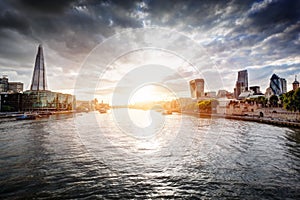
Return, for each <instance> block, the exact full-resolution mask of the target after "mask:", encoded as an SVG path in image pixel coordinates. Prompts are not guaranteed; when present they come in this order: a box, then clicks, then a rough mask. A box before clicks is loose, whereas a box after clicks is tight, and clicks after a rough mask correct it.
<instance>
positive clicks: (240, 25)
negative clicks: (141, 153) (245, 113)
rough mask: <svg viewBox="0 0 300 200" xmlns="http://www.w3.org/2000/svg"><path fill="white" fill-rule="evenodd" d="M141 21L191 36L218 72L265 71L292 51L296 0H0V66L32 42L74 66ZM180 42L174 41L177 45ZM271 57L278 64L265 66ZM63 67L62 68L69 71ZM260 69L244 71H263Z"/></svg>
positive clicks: (30, 50)
mask: <svg viewBox="0 0 300 200" xmlns="http://www.w3.org/2000/svg"><path fill="white" fill-rule="evenodd" d="M146 26H158V27H163V28H167V29H170V30H176V31H179V32H182V33H184V34H186V35H187V36H188V37H190V36H191V37H192V38H193V39H195V42H197V43H199V45H201V46H202V47H203V48H205V50H206V51H207V52H208V54H209V55H210V56H211V57H212V58H213V61H214V62H215V63H217V64H219V66H220V68H222V70H223V71H231V70H237V69H241V68H247V67H251V66H254V65H255V66H259V67H261V68H262V69H261V70H263V67H265V69H268V70H265V72H266V73H267V72H268V73H271V72H272V71H274V70H275V69H280V70H281V64H282V63H283V64H284V61H282V60H285V59H287V58H289V59H290V57H295V58H297V56H299V52H300V36H299V32H300V1H297V0H260V1H253V0H242V1H240V0H228V1H224V0H172V1H171V0H170V1H167V0H164V1H162V0H134V1H131V0H49V1H48V0H47V1H43V0H2V1H0V46H1V49H0V58H2V59H0V67H1V70H2V69H3V70H4V69H5V70H7V67H8V66H14V67H15V68H14V70H18V66H19V65H21V64H19V65H17V64H16V63H17V62H19V63H22V64H23V63H26V66H30V63H31V62H32V61H33V57H34V55H35V50H36V45H37V44H38V43H43V44H45V45H44V46H45V47H47V48H49V50H47V54H48V55H47V56H48V57H47V60H48V61H51V63H52V64H53V65H56V66H58V65H61V63H60V62H63V61H66V62H67V61H69V63H68V64H66V66H68V67H69V66H71V65H73V64H74V63H77V65H80V63H81V62H82V61H83V59H84V58H85V56H86V55H87V54H88V53H89V52H90V51H91V50H92V49H93V48H94V47H96V46H97V45H98V44H99V43H101V42H102V41H104V40H105V39H107V38H109V37H111V36H113V35H114V34H115V33H118V32H121V31H123V30H126V29H134V28H142V27H146ZM153 37H155V36H153ZM166 39H168V38H166ZM184 45H185V44H184V43H179V42H178V48H181V47H184ZM58 57H59V58H58ZM58 60H59V61H60V62H58ZM277 60H281V61H280V63H281V64H280V65H279V64H275V65H272V64H270V61H274V62H276V61H277ZM294 60H296V61H294V62H295V63H294V65H295V66H294V67H295V68H296V69H297V67H299V65H297V59H294ZM55 62H57V63H55ZM224 63H225V64H224ZM298 63H299V61H298ZM283 64H282V67H283V68H284V67H286V66H284V65H283ZM2 66H3V67H2ZM66 66H65V67H63V68H64V69H63V71H64V72H69V71H71V68H72V67H69V68H70V69H66V68H68V67H66ZM266 66H271V67H266ZM74 68H75V67H74ZM261 70H258V69H257V70H252V72H251V73H253V74H255V73H260V74H265V73H261ZM256 71H257V72H256ZM291 71H292V72H295V71H293V70H291ZM233 73H234V72H233ZM168 78H172V77H168ZM174 78H176V77H174ZM170 80H171V79H170ZM233 82H234V81H233ZM230 84H232V83H230Z"/></svg>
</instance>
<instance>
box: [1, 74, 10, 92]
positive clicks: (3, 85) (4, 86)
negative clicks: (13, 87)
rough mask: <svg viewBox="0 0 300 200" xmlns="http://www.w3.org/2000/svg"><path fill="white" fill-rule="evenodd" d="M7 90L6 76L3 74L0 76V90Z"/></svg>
mask: <svg viewBox="0 0 300 200" xmlns="http://www.w3.org/2000/svg"><path fill="white" fill-rule="evenodd" d="M7 91H8V78H7V76H6V75H4V76H3V77H2V78H0V92H1V93H3V92H7Z"/></svg>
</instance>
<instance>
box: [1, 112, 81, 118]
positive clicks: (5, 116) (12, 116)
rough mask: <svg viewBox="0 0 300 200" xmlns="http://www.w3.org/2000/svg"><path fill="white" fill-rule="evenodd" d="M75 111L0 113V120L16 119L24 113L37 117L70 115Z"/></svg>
mask: <svg viewBox="0 0 300 200" xmlns="http://www.w3.org/2000/svg"><path fill="white" fill-rule="evenodd" d="M75 112H76V111H73V110H70V111H51V112H50V111H49V112H12V113H11V112H6V113H0V119H9V118H16V117H19V116H22V115H24V113H27V114H37V115H41V116H44V115H60V114H72V113H75Z"/></svg>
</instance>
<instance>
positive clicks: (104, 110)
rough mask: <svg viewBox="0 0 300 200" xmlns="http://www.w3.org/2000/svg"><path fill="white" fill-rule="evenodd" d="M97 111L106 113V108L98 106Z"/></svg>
mask: <svg viewBox="0 0 300 200" xmlns="http://www.w3.org/2000/svg"><path fill="white" fill-rule="evenodd" d="M99 112H100V113H101V114H102V113H107V110H106V108H100V109H99Z"/></svg>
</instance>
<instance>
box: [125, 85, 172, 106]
mask: <svg viewBox="0 0 300 200" xmlns="http://www.w3.org/2000/svg"><path fill="white" fill-rule="evenodd" d="M168 96H170V91H169V90H167V89H166V88H165V87H163V86H159V85H155V84H148V85H143V86H141V87H138V88H137V89H135V90H134V91H133V92H132V94H131V95H130V98H129V104H131V105H133V104H136V103H146V102H155V101H161V100H164V99H166V98H167V97H168Z"/></svg>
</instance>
